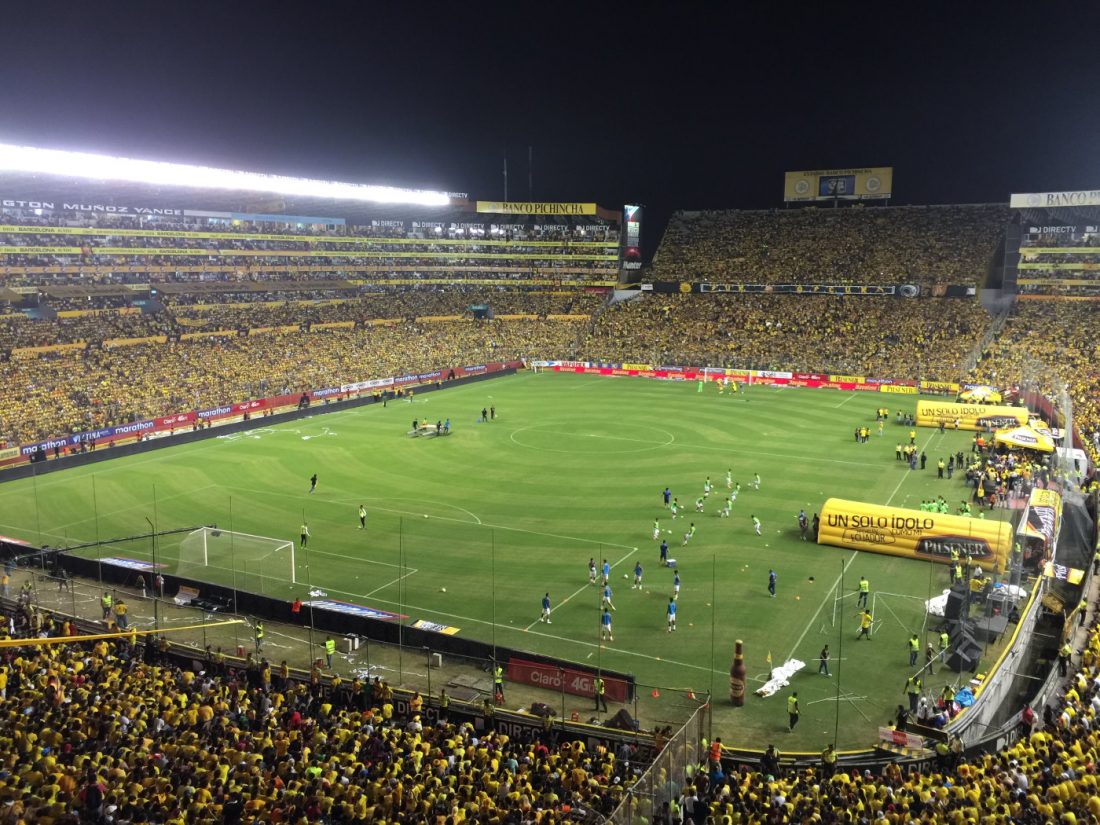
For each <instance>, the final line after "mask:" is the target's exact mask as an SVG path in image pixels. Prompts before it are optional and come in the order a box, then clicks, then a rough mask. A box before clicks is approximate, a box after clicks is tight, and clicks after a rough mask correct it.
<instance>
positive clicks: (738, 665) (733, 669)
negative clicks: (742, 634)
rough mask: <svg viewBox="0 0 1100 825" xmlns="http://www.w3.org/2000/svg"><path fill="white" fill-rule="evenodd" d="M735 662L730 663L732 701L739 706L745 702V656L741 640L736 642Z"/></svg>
mask: <svg viewBox="0 0 1100 825" xmlns="http://www.w3.org/2000/svg"><path fill="white" fill-rule="evenodd" d="M734 644H735V645H736V647H735V648H734V652H733V664H732V665H730V701H731V702H732V703H733V704H734V705H735V706H737V707H741V706H742V705H744V704H745V657H744V655H743V653H742V650H741V640H740V639H738V640H737V641H736V642H735V643H734Z"/></svg>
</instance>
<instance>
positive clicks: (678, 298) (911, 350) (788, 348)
mask: <svg viewBox="0 0 1100 825" xmlns="http://www.w3.org/2000/svg"><path fill="white" fill-rule="evenodd" d="M989 321H990V319H989V315H988V313H987V312H986V311H985V310H984V309H983V308H982V307H981V305H980V304H979V303H978V302H977V301H974V300H956V299H947V298H941V299H913V300H903V299H897V298H876V297H868V296H858V297H856V296H850V297H832V296H817V295H815V296H799V295H793V296H785V295H769V294H742V295H711V294H707V295H696V294H685V295H670V296H663V295H662V296H658V295H650V296H645V295H643V296H642V297H639V298H636V299H634V300H630V301H623V302H620V303H618V304H615V305H614V306H612V307H611V308H609V309H608V310H606V311H605V312H603V313H602V314H601V315H600V316H599V318H598V321H597V323H596V324H595V328H594V330H593V332H592V335H591V337H590V338H589V339H588V340H587V341H586V342H585V345H584V348H583V349H584V352H585V353H586V355H588V356H590V357H592V358H593V359H594V360H607V361H612V362H624V361H625V362H632V363H649V364H680V365H694V366H715V367H736V368H753V369H770V370H795V371H801V372H834V373H843V374H846V375H867V376H875V377H880V378H918V377H920V378H925V379H930V380H956V379H957V378H958V373H959V369H960V364H961V363H962V362H963V361H964V360H965V358H966V356H967V355H969V353H970V352H971V350H972V349H973V348H974V347H975V345H976V344H977V342H978V340H979V339H980V338H981V336H982V335H983V333H984V332H985V330H986V328H987V327H988V325H989Z"/></svg>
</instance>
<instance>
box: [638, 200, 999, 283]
mask: <svg viewBox="0 0 1100 825" xmlns="http://www.w3.org/2000/svg"><path fill="white" fill-rule="evenodd" d="M1008 221H1009V211H1008V209H1007V208H1006V207H1003V206H996V205H988V206H919V207H918V206H894V207H886V208H862V207H854V208H848V209H824V208H817V209H814V208H806V209H788V210H767V211H723V212H679V213H676V214H675V215H673V217H672V219H671V220H670V221H669V225H668V229H667V230H666V231H665V235H664V240H663V241H662V243H661V248H660V250H659V251H658V253H657V256H656V257H655V258H654V261H653V267H652V270H651V277H652V278H653V280H666V281H710V282H734V283H765V284H776V283H796V284H918V285H923V286H929V287H931V286H933V285H935V284H970V285H974V284H976V283H978V282H979V281H980V280H981V279H982V278H983V277H984V276H985V274H986V272H987V270H988V268H989V264H990V262H991V260H992V257H993V253H994V249H995V246H996V244H997V242H998V240H999V239H1000V238H1001V237H1002V236H1003V234H1004V229H1005V226H1006V224H1007V223H1008Z"/></svg>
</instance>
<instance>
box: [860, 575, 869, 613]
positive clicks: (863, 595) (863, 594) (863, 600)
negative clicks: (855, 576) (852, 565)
mask: <svg viewBox="0 0 1100 825" xmlns="http://www.w3.org/2000/svg"><path fill="white" fill-rule="evenodd" d="M870 594H871V583H870V582H869V581H867V577H866V576H860V577H859V602H858V603H857V607H866V606H867V597H868V596H869V595H870Z"/></svg>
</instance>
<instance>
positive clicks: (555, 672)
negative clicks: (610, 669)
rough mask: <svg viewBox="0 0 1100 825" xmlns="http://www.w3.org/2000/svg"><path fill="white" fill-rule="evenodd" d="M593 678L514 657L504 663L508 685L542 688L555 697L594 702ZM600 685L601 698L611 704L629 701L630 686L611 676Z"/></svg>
mask: <svg viewBox="0 0 1100 825" xmlns="http://www.w3.org/2000/svg"><path fill="white" fill-rule="evenodd" d="M596 675H597V674H596V671H593V670H584V669H581V668H577V667H560V666H558V665H553V664H544V663H541V662H532V661H528V660H527V659H517V658H514V657H513V658H511V659H509V660H508V679H509V681H512V682H519V683H520V684H523V685H532V686H534V687H540V688H545V689H546V690H552V691H554V692H555V693H561V692H563V691H564V692H565V693H571V694H573V695H574V696H587V697H589V698H594V697H595V695H596V685H595V679H596ZM603 681H604V697H605V698H607V699H609V700H611V701H612V702H629V701H630V698H631V696H630V684H629V683H628V682H627V681H625V680H624V679H616V678H613V677H611V676H604V677H603Z"/></svg>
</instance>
